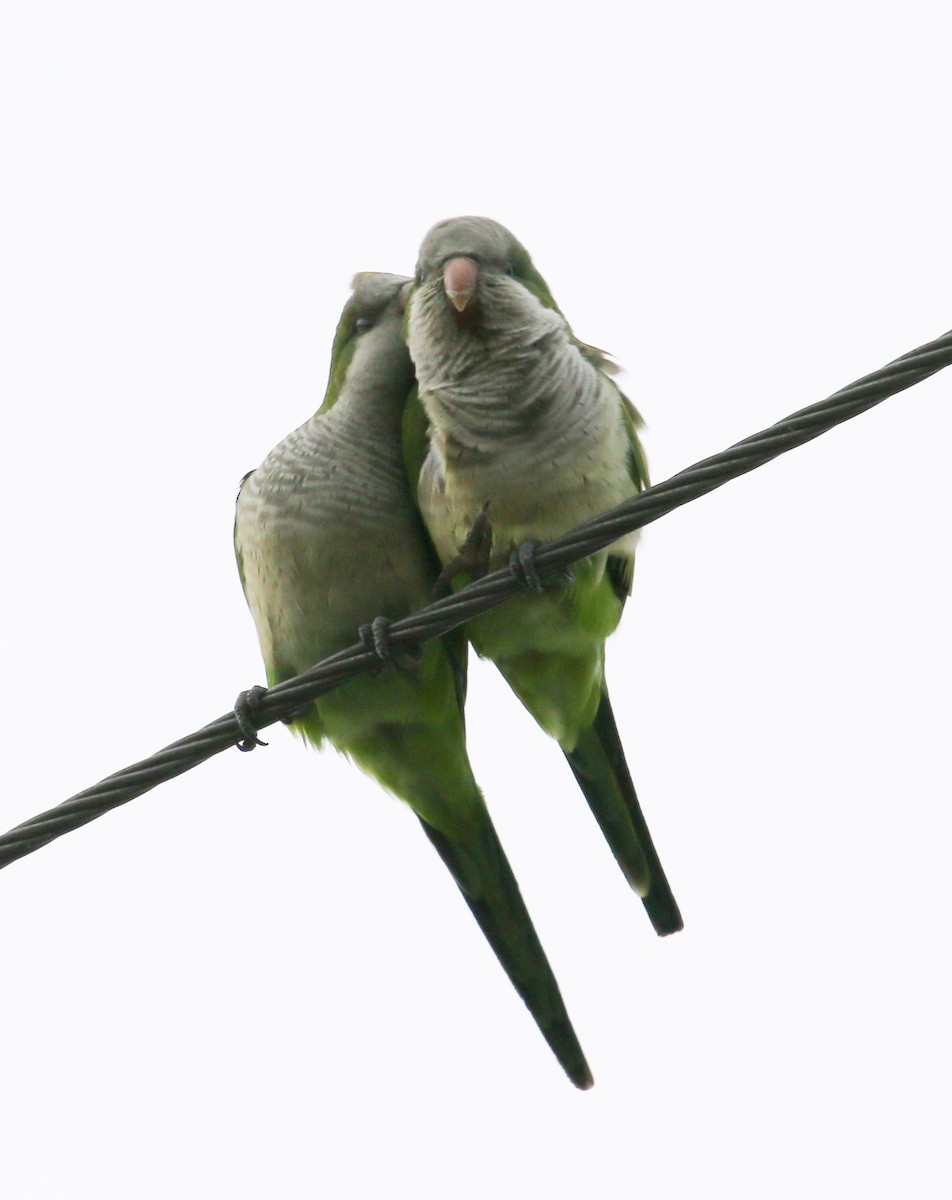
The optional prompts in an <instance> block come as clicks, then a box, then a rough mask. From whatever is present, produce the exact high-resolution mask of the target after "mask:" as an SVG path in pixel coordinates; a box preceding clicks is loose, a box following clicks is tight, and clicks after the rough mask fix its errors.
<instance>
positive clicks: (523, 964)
mask: <svg viewBox="0 0 952 1200" xmlns="http://www.w3.org/2000/svg"><path fill="white" fill-rule="evenodd" d="M420 824H421V825H422V826H423V828H424V830H425V831H426V835H427V837H428V838H429V839H430V841H431V842H432V843H433V845H434V846H435V847H436V849H437V851H438V853H439V855H440V858H442V859H443V862H444V863H445V864H446V865H447V867H448V868H449V869H450V872H451V873H452V875H453V878H454V879H455V880H456V883H457V885H458V887H459V889H460V891H461V892H462V893H463V898H464V899H465V901H466V903H467V904H468V905H469V907H470V911H471V912H472V914H473V916H474V917H475V918H476V920H477V922H478V924H479V927H480V929H481V930H482V931H483V933H484V934H485V935H486V940H487V941H488V942H489V944H490V946H492V948H493V950H494V951H495V953H496V957H497V958H498V959H499V961H500V963H501V964H502V966H503V968H504V970H505V972H506V974H507V975H508V976H509V978H510V980H511V981H512V984H513V987H515V989H516V991H517V992H518V993H519V995H520V996H521V997H522V999H523V1000H524V1001H525V1004H526V1007H527V1008H528V1009H529V1011H530V1012H531V1013H532V1016H533V1017H534V1018H535V1021H536V1024H537V1025H538V1026H539V1029H540V1030H541V1031H542V1036H543V1037H544V1038H545V1040H546V1041H547V1042H548V1043H549V1046H550V1048H551V1049H552V1052H553V1053H554V1054H555V1056H556V1058H557V1059H558V1060H559V1062H560V1063H561V1064H562V1068H563V1070H564V1071H565V1073H566V1075H568V1077H569V1079H571V1081H572V1082H573V1083H574V1084H575V1086H576V1087H578V1088H583V1089H584V1088H590V1087H591V1086H592V1083H593V1080H592V1073H591V1071H590V1070H589V1068H588V1063H587V1062H586V1061H585V1055H584V1054H583V1053H582V1048H581V1046H580V1045H579V1042H578V1038H577V1037H576V1036H575V1030H574V1029H573V1028H572V1023H571V1021H570V1020H569V1016H568V1013H567V1012H566V1010H565V1004H564V1002H563V1000H562V995H561V993H560V991H559V985H558V983H557V982H556V979H555V976H554V975H553V973H552V968H551V967H550V966H549V961H548V959H547V958H546V956H545V951H544V950H543V949H542V944H541V943H540V941H539V938H538V935H537V934H536V931H535V929H534V928H533V925H532V920H531V918H530V916H529V913H528V911H527V909H526V906H525V903H524V901H523V899H522V895H521V893H520V891H519V885H518V883H517V882H516V877H515V876H514V875H513V873H512V868H511V867H510V866H509V862H508V860H507V858H506V855H505V852H504V851H503V848H502V845H501V843H500V841H499V838H498V837H497V835H496V831H495V829H493V826H492V824H491V822H490V820H489V816H488V814H487V815H486V822H485V825H484V827H483V829H482V831H481V834H482V836H481V840H480V843H479V844H477V845H471V844H467V845H465V846H458V845H456V844H454V843H453V842H452V841H451V840H450V839H449V838H448V837H447V836H446V835H445V834H444V833H442V832H440V830H438V829H435V828H434V827H433V826H432V825H429V824H427V822H426V821H424V820H423V818H422V817H421V818H420Z"/></svg>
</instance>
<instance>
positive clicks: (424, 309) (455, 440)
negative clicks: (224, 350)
mask: <svg viewBox="0 0 952 1200" xmlns="http://www.w3.org/2000/svg"><path fill="white" fill-rule="evenodd" d="M407 341H408V345H409V347H410V354H411V357H412V358H413V362H414V366H415V368H416V375H417V380H418V383H419V399H420V401H421V402H422V405H423V408H424V409H425V414H426V418H427V420H428V422H429V445H428V447H427V448H426V449H425V450H421V453H420V457H421V459H422V462H421V463H420V465H419V478H418V485H417V496H418V501H419V504H420V509H421V512H422V513H423V518H424V520H425V522H426V527H427V529H428V530H429V532H430V536H431V537H432V539H433V542H434V544H435V546H436V549H437V552H438V553H439V556H440V559H441V561H442V562H443V563H444V564H451V563H453V562H454V561H455V560H456V557H457V555H458V552H459V549H460V546H461V545H462V544H463V543H464V541H465V540H466V538H467V535H468V534H469V532H470V530H471V528H472V527H473V525H474V522H475V521H476V520H477V518H478V517H480V514H481V513H483V512H484V510H485V513H484V516H485V515H488V517H489V521H490V523H491V527H492V539H493V540H492V552H491V556H490V564H489V565H491V566H492V567H499V566H504V565H505V564H506V563H507V562H510V561H513V560H512V558H511V556H512V555H513V554H515V555H516V559H515V560H514V565H516V566H518V564H519V563H520V562H521V563H522V570H523V572H524V576H525V577H526V578H527V580H528V582H530V583H533V582H534V583H536V584H537V583H538V577H537V576H536V577H535V579H533V574H532V545H533V543H534V542H536V541H546V540H548V539H550V538H553V537H556V536H557V535H559V534H562V533H565V532H566V531H567V530H569V529H571V528H572V527H573V526H574V525H578V524H579V523H580V522H582V521H586V520H588V519H590V518H591V517H594V516H596V515H597V514H598V513H600V512H602V511H604V510H605V509H608V508H612V507H613V506H614V505H616V504H619V503H621V501H623V500H625V499H627V498H628V497H629V496H632V495H634V494H635V493H636V492H639V491H641V490H642V489H643V488H645V487H646V486H647V484H648V471H647V466H646V463H645V456H644V452H643V450H642V447H641V443H640V441H639V439H638V428H639V426H640V425H641V418H640V417H639V415H638V413H637V412H636V410H635V409H634V407H633V406H632V405H631V404H630V402H629V401H628V400H627V399H626V398H625V396H623V395H622V393H621V391H620V390H619V389H618V387H617V385H616V384H615V383H614V382H613V380H612V378H611V373H612V365H611V364H610V362H609V361H608V359H607V358H606V356H605V355H604V354H603V353H602V352H601V351H599V350H596V349H595V348H594V347H592V346H587V345H585V344H584V343H582V342H580V341H578V339H576V338H575V337H574V336H573V334H572V331H571V329H570V328H569V326H568V324H567V323H566V321H565V318H564V317H563V316H562V313H561V312H560V310H559V308H558V306H557V305H556V303H555V301H554V300H553V299H552V296H551V294H550V292H549V289H548V287H547V286H546V283H545V281H544V280H543V278H542V276H541V275H540V274H539V273H538V271H537V270H536V269H535V267H534V266H533V265H532V261H531V259H530V258H529V255H528V253H527V252H526V250H525V249H524V247H523V246H522V245H520V243H519V242H518V241H517V240H516V239H515V238H514V237H513V236H512V234H511V233H510V232H509V231H508V230H507V229H504V228H503V226H502V225H499V224H498V223H497V222H495V221H491V220H488V219H486V218H482V217H459V218H456V219H454V220H449V221H441V222H440V223H439V224H438V225H436V226H435V227H434V228H433V229H431V230H430V232H429V233H428V234H427V236H426V238H425V240H424V242H423V246H422V248H421V250H420V258H419V262H418V264H417V277H416V284H415V287H414V289H413V291H412V294H411V297H410V301H409V312H408V316H407ZM487 506H488V507H487ZM634 547H635V536H634V535H630V536H628V537H625V538H623V539H621V540H620V541H618V542H616V543H615V544H614V545H613V546H611V547H610V548H609V549H608V550H607V551H603V552H601V553H599V554H594V555H592V556H591V557H590V558H588V559H586V560H585V561H583V562H581V563H579V564H577V565H576V566H575V567H574V568H573V571H572V573H571V574H572V578H571V581H569V582H564V583H563V582H557V583H556V584H555V585H554V586H549V587H547V588H545V589H544V590H541V591H529V592H527V593H525V594H523V595H521V596H519V597H517V598H516V599H514V600H513V601H511V602H510V603H508V604H505V605H502V606H501V607H499V608H496V609H494V610H492V611H491V612H489V613H486V614H484V615H483V616H481V617H479V618H477V619H476V620H473V621H471V622H469V623H468V625H467V627H466V628H467V631H468V633H469V636H470V640H471V641H472V643H473V646H474V647H475V649H476V651H477V653H479V654H480V655H482V656H484V657H486V658H489V659H492V661H493V662H494V663H495V664H496V666H497V667H498V668H499V670H500V671H501V672H502V674H503V675H504V676H505V678H506V680H507V681H508V683H509V684H510V686H511V687H512V689H513V690H514V691H515V693H516V695H517V696H518V697H519V698H520V700H522V702H523V704H524V705H525V706H526V708H527V709H528V710H529V712H530V713H531V714H532V715H533V716H534V717H535V719H536V721H538V723H539V724H540V725H541V726H542V728H543V729H545V730H546V731H547V732H548V733H549V734H551V735H552V736H553V737H554V738H556V740H557V741H558V743H559V745H560V746H561V748H562V750H563V752H564V753H565V756H566V758H567V759H568V761H569V764H570V766H571V768H572V770H573V772H574V773H575V777H576V779H577V780H578V783H579V786H580V787H581V789H582V791H583V792H584V794H585V797H586V799H587V800H588V802H589V805H590V806H591V808H592V811H593V812H594V814H595V817H596V818H597V820H598V823H599V825H600V826H601V829H602V831H603V833H604V835H605V838H606V840H607V841H608V843H609V845H610V847H611V849H612V851H613V853H614V855H615V858H616V859H617V860H618V863H619V865H620V866H621V869H622V871H623V872H624V874H625V876H626V878H627V879H628V881H629V883H630V884H631V886H632V888H634V890H635V891H636V892H637V893H638V895H639V896H641V898H642V900H643V901H644V905H645V908H646V909H647V911H648V915H649V917H650V918H651V922H652V924H653V925H654V928H655V929H656V931H657V932H658V933H659V934H667V933H673V932H675V931H676V930H678V929H680V928H681V927H682V921H681V914H680V913H679V911H678V906H677V904H676V902H675V899H674V896H673V895H672V893H671V889H670V888H669V886H668V881H667V879H666V878H665V875H664V871H663V870H662V867H661V862H660V860H659V858H658V855H657V853H656V851H655V848H654V844H653V843H652V840H651V835H650V833H649V832H648V826H647V824H646V822H645V819H644V816H643V815H642V812H641V806H640V804H639V802H638V798H637V796H636V794H635V789H634V786H633V784H632V782H631V776H630V775H629V772H628V767H627V765H626V763H625V755H624V751H623V749H622V745H621V741H620V740H619V737H618V731H617V728H616V726H615V720H614V717H613V715H612V709H611V704H610V703H609V699H608V692H607V690H606V686H605V639H606V638H607V637H608V635H609V634H610V633H612V631H613V630H614V629H615V627H616V626H617V624H618V621H619V619H620V617H621V612H622V609H623V607H624V605H625V601H626V599H627V598H628V595H629V593H630V591H631V581H632V571H633V566H634Z"/></svg>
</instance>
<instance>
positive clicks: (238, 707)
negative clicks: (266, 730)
mask: <svg viewBox="0 0 952 1200" xmlns="http://www.w3.org/2000/svg"><path fill="white" fill-rule="evenodd" d="M267 694H268V689H267V688H263V687H261V686H260V685H259V684H255V686H254V687H251V688H248V690H247V691H245V692H242V693H241V695H240V696H239V697H238V699H237V700H236V701H235V720H236V721H237V722H238V728H239V729H240V730H241V734H242V739H243V740H242V741H240V742H239V743H238V749H239V750H243V751H248V750H254V749H255V747H256V746H267V744H268V743H267V742H263V741H262V740H261V738H259V737H258V718H259V716H260V714H261V697H262V696H266V695H267Z"/></svg>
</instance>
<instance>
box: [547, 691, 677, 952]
mask: <svg viewBox="0 0 952 1200" xmlns="http://www.w3.org/2000/svg"><path fill="white" fill-rule="evenodd" d="M564 753H565V757H566V758H567V759H568V762H569V766H570V767H571V768H572V771H573V772H574V774H575V778H576V779H577V780H578V785H579V787H580V788H581V789H582V791H583V792H584V794H585V799H586V800H587V801H588V803H589V807H590V808H591V810H592V812H593V813H594V814H595V819H596V820H597V821H598V824H599V826H600V827H601V830H602V833H603V834H604V835H605V840H606V841H607V842H608V844H609V846H610V847H611V849H612V853H613V854H614V855H615V858H616V859H617V860H618V865H619V866H620V867H621V869H622V871H623V872H624V874H625V878H626V879H627V880H628V882H629V883H630V884H631V886H632V887H633V888H634V889H635V891H636V892H637V893H638V895H639V896H641V899H642V902H643V903H644V906H645V909H646V911H647V913H648V916H649V917H650V918H651V924H652V925H653V926H654V928H655V932H656V933H658V934H659V935H660V936H661V937H664V936H665V935H666V934H669V933H677V932H678V930H679V929H683V927H684V922H683V921H682V920H681V913H680V911H679V910H678V905H677V901H676V900H675V898H674V895H673V894H672V891H671V888H670V886H669V885H668V881H667V879H666V878H665V874H664V869H663V868H662V866H661V860H660V858H659V857H658V852H657V850H655V847H654V842H653V841H652V840H651V833H650V832H649V830H648V823H647V821H645V818H644V814H643V813H642V811H641V805H640V804H639V803H638V796H637V794H636V792H635V785H634V784H633V783H632V782H631V775H630V774H629V773H628V764H627V763H626V762H625V751H624V749H623V748H622V744H621V739H620V738H619V736H618V728H617V726H616V725H615V717H614V715H613V713H612V706H611V704H610V703H609V700H608V693H607V692H602V700H601V703H600V704H599V706H598V712H597V713H596V715H595V720H594V722H593V723H592V725H591V726H590V727H589V728H588V729H587V730H586V731H585V732H584V733H583V734H582V736H581V737H580V738H579V740H578V744H577V745H576V747H575V749H574V750H572V751H567V750H566V751H564Z"/></svg>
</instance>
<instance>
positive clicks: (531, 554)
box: [509, 538, 575, 592]
mask: <svg viewBox="0 0 952 1200" xmlns="http://www.w3.org/2000/svg"><path fill="white" fill-rule="evenodd" d="M540 545H541V542H537V541H536V540H535V539H534V538H528V539H527V540H526V541H524V542H520V543H519V545H518V546H517V547H516V548H515V550H513V552H512V553H511V554H510V555H509V570H510V571H511V572H512V574H513V575H515V577H516V578H517V579H518V580H519V582H520V583H521V584H522V586H523V587H525V588H529V589H531V590H532V591H533V592H544V591H545V588H546V584H545V583H543V582H542V578H541V576H540V575H539V570H538V568H537V567H536V560H535V556H536V550H537V549H538V547H539V546H540ZM574 579H575V576H574V575H573V574H572V568H571V567H560V568H559V570H558V571H557V572H556V573H555V574H554V575H553V576H552V577H551V578H550V579H548V580H546V583H549V584H552V583H572V582H573V581H574Z"/></svg>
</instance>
